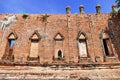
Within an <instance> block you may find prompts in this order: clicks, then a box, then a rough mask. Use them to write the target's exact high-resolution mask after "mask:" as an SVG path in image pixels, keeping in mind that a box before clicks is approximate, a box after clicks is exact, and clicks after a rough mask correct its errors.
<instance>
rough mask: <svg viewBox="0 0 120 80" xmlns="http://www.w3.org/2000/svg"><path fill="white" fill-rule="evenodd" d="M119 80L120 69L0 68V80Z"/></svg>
mask: <svg viewBox="0 0 120 80" xmlns="http://www.w3.org/2000/svg"><path fill="white" fill-rule="evenodd" d="M4 79H5V80H6V79H7V80H42V79H46V80H120V68H115V69H89V70H87V69H85V70H81V69H80V68H70V67H64V68H50V67H31V66H0V80H4Z"/></svg>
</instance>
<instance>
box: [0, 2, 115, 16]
mask: <svg viewBox="0 0 120 80" xmlns="http://www.w3.org/2000/svg"><path fill="white" fill-rule="evenodd" d="M114 3H115V0H1V1H0V13H31V14H44V13H47V14H65V13H66V12H65V8H66V6H68V5H69V6H70V7H71V13H72V14H75V13H79V6H80V5H81V4H82V5H84V7H85V13H95V12H96V11H95V6H96V4H100V5H101V11H102V13H109V12H111V5H112V4H114Z"/></svg>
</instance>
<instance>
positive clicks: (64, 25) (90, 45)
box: [0, 14, 120, 63]
mask: <svg viewBox="0 0 120 80" xmlns="http://www.w3.org/2000/svg"><path fill="white" fill-rule="evenodd" d="M4 16H5V15H0V19H2V18H3V17H4ZM16 16H17V19H18V20H17V22H15V24H13V25H12V26H11V27H10V28H9V29H7V30H5V31H0V58H1V60H2V56H3V55H4V54H5V49H6V45H7V37H8V35H9V34H10V33H11V32H13V31H15V32H16V34H17V36H18V38H17V39H16V41H15V45H14V48H13V49H14V51H13V54H14V62H19V61H20V60H19V58H22V59H23V60H22V63H25V62H27V56H29V54H30V45H31V41H30V40H29V38H30V36H31V35H32V34H33V32H34V31H35V30H37V31H38V32H39V34H40V37H41V39H40V41H39V56H40V59H39V62H40V63H45V62H48V63H52V62H53V56H55V51H56V50H55V49H56V46H55V44H56V41H55V40H54V37H55V35H56V34H57V33H58V32H59V33H61V34H62V35H63V36H64V40H63V41H62V44H60V46H62V49H63V50H62V51H63V55H64V56H65V61H66V62H69V61H73V62H75V63H78V52H79V51H78V40H77V37H78V34H79V32H80V31H83V32H85V33H86V36H87V49H88V55H89V56H90V58H91V60H92V61H93V62H95V56H98V57H99V58H100V60H99V61H100V62H102V63H103V62H104V52H103V46H102V43H101V39H100V34H101V32H102V30H104V29H107V30H109V31H110V33H112V31H111V28H110V26H108V19H109V18H111V16H110V14H62V15H61V14H58V15H50V16H49V17H48V18H47V21H42V15H40V14H29V15H28V17H27V18H26V19H24V18H23V17H22V14H17V15H16ZM112 27H114V28H112V29H113V30H114V35H115V37H114V39H112V40H111V42H112V43H111V44H112V46H113V50H114V54H115V57H116V58H117V56H119V59H120V55H119V52H120V49H119V48H120V45H119V41H120V38H119V37H118V36H117V35H118V32H119V30H118V28H117V27H119V25H117V26H115V25H114V24H112ZM119 29H120V28H119ZM58 47H59V46H58ZM117 59H118V58H117Z"/></svg>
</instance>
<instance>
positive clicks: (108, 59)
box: [105, 57, 119, 62]
mask: <svg viewBox="0 0 120 80" xmlns="http://www.w3.org/2000/svg"><path fill="white" fill-rule="evenodd" d="M118 61H119V60H118V59H117V58H116V57H105V62H118Z"/></svg>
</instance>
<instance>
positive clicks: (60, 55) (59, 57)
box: [58, 50, 62, 59]
mask: <svg viewBox="0 0 120 80" xmlns="http://www.w3.org/2000/svg"><path fill="white" fill-rule="evenodd" d="M61 58H62V51H61V50H59V51H58V59H61Z"/></svg>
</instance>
